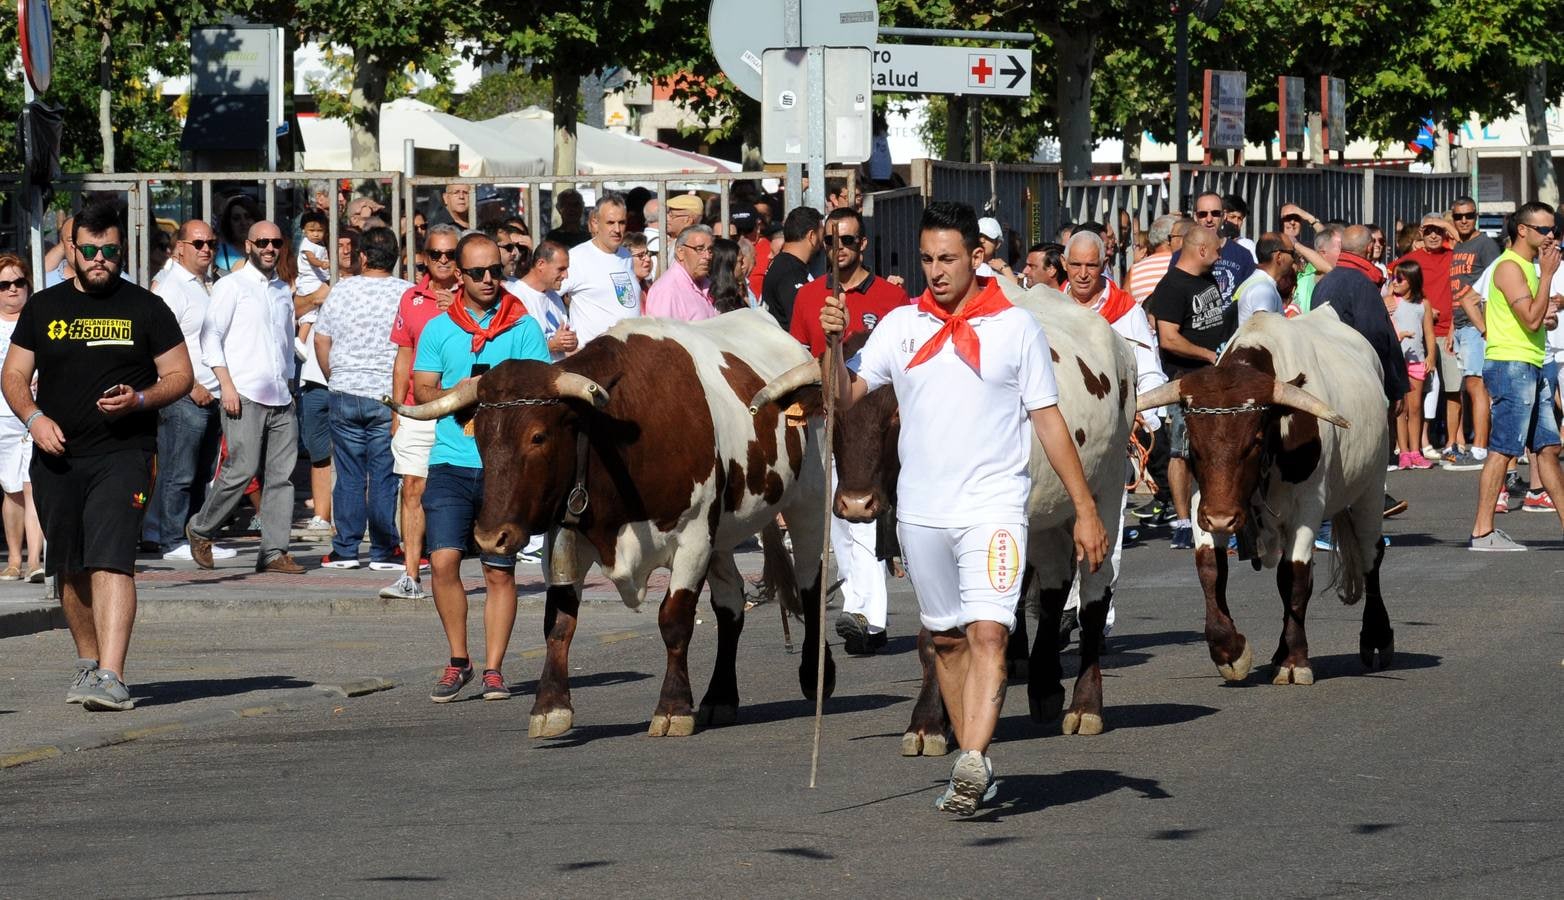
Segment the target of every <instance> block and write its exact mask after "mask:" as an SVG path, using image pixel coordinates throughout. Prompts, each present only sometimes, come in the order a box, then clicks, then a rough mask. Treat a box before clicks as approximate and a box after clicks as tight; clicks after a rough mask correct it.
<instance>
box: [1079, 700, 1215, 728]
mask: <svg viewBox="0 0 1564 900" xmlns="http://www.w3.org/2000/svg"><path fill="white" fill-rule="evenodd" d="M1215 712H1218V710H1217V708H1216V707H1214V706H1198V705H1196V704H1193V703H1130V704H1126V705H1124V706H1118V705H1114V704H1107V705H1104V707H1103V710H1102V717H1103V720H1104V722H1106V724H1107V728H1108V730H1109V731H1112V730H1114V729H1117V728H1156V727H1159V726H1162V725H1182V724H1183V723H1185V722H1193V721H1195V720H1196V719H1203V718H1205V717H1206V716H1209V715H1211V714H1212V713H1215Z"/></svg>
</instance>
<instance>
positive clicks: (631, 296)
mask: <svg viewBox="0 0 1564 900" xmlns="http://www.w3.org/2000/svg"><path fill="white" fill-rule="evenodd" d="M559 292H560V293H561V294H565V295H567V296H569V297H570V328H571V330H573V331H575V332H576V335H577V337H579V339H580V340H581V343H583V344H585V343H586V342H587V341H590V340H591V339H593V338H595V337H597V336H598V335H600V334H602V333H603V332H605V331H607V330H608V329H610V328H612V327H613V325H614V323H615V322H618V321H619V320H620V319H628V318H631V317H633V316H639V315H640V314H641V285H640V284H638V283H637V282H636V280H635V274H634V273H633V272H632V271H631V270H630V251H629V250H628V249H626V248H624V247H620V248H619V251H618V252H617V253H605V252H604V251H603V250H601V249H599V248H598V246H597V244H595V243H593V242H591V241H587V242H586V243H584V244H577V245H576V246H574V247H572V248H571V249H570V275H569V276H568V277H567V278H566V279H565V283H564V284H563V285H561V286H560V289H559Z"/></svg>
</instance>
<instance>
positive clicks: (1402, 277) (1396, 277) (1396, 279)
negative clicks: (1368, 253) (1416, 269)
mask: <svg viewBox="0 0 1564 900" xmlns="http://www.w3.org/2000/svg"><path fill="white" fill-rule="evenodd" d="M1390 280H1391V281H1394V282H1395V283H1396V284H1401V283H1403V282H1405V281H1406V280H1407V277H1406V276H1405V275H1392V276H1390Z"/></svg>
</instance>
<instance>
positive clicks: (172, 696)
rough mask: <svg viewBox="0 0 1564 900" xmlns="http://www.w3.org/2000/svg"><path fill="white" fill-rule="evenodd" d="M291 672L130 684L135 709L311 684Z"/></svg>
mask: <svg viewBox="0 0 1564 900" xmlns="http://www.w3.org/2000/svg"><path fill="white" fill-rule="evenodd" d="M313 686H314V682H311V681H301V680H300V679H298V678H294V677H293V676H292V675H257V676H248V677H244V678H194V679H191V680H189V681H149V682H144V683H142V684H137V685H134V686H133V687H132V692H133V694H134V696H135V698H136V706H137V708H146V707H149V706H168V705H171V704H174V703H185V702H187V701H190V700H204V699H207V698H211V697H233V696H236V695H238V694H249V693H253V692H255V691H281V690H292V689H295V688H307V687H313Z"/></svg>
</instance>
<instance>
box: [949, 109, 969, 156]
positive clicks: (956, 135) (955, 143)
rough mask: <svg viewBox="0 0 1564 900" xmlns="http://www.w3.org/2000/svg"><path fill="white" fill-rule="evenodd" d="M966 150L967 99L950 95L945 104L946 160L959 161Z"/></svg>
mask: <svg viewBox="0 0 1564 900" xmlns="http://www.w3.org/2000/svg"><path fill="white" fill-rule="evenodd" d="M966 150H967V98H966V97H963V96H961V95H960V94H954V95H952V96H951V97H950V98H949V99H948V100H946V102H945V153H944V154H943V155H944V157H945V158H946V159H954V160H959V159H961V157H962V155H963V154H965V153H966Z"/></svg>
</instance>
